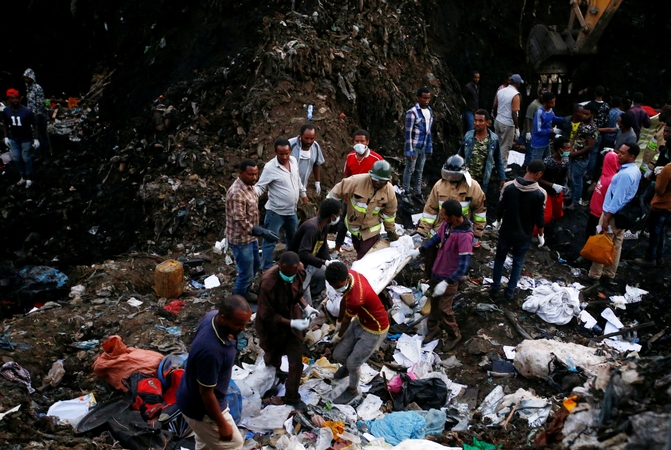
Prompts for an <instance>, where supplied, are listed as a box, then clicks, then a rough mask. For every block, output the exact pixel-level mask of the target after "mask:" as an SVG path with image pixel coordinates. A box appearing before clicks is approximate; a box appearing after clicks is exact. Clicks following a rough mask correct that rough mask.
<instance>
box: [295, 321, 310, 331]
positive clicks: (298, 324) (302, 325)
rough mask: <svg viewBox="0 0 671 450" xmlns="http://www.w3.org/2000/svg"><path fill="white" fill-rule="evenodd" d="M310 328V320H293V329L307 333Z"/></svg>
mask: <svg viewBox="0 0 671 450" xmlns="http://www.w3.org/2000/svg"><path fill="white" fill-rule="evenodd" d="M309 326H310V319H291V328H293V329H295V330H298V331H305V330H307V329H308V327H309Z"/></svg>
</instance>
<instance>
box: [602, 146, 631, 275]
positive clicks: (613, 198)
mask: <svg viewBox="0 0 671 450" xmlns="http://www.w3.org/2000/svg"><path fill="white" fill-rule="evenodd" d="M640 152H641V149H640V148H639V146H638V145H637V144H636V143H634V142H626V143H624V144H622V145H621V146H620V149H619V150H618V151H617V160H618V162H619V163H620V171H619V172H618V173H616V174H615V176H614V177H613V180H612V181H611V182H610V186H608V191H607V192H606V198H605V199H604V201H603V213H601V219H600V220H599V225H600V226H601V234H604V233H606V235H607V236H608V237H610V238H611V239H612V240H613V244H615V258H613V264H611V265H610V266H608V267H604V265H603V264H597V263H592V267H591V268H590V269H589V277H590V278H592V279H594V280H598V279H600V278H601V277H602V276H605V277H607V279H609V280H610V282H611V283H614V282H613V281H612V280H613V278H615V273H616V272H617V266H618V265H619V263H620V253H621V252H622V241H623V239H624V232H625V230H621V229H618V228H617V227H616V226H615V214H616V213H617V212H618V211H620V210H621V209H622V208H624V206H625V205H626V204H627V203H629V202H630V201H631V199H633V198H634V196H635V195H636V191H637V190H638V183H639V182H640V181H641V171H640V170H639V168H638V167H637V166H636V164H635V161H636V157H637V156H638V154H639V153H640Z"/></svg>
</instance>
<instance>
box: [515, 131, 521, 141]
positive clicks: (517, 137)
mask: <svg viewBox="0 0 671 450" xmlns="http://www.w3.org/2000/svg"><path fill="white" fill-rule="evenodd" d="M519 138H520V129H519V128H515V140H517V139H519Z"/></svg>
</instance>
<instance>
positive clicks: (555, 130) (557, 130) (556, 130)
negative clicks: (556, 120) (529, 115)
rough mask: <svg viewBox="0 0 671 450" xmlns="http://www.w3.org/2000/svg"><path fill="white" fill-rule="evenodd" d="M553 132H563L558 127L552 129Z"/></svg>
mask: <svg viewBox="0 0 671 450" xmlns="http://www.w3.org/2000/svg"><path fill="white" fill-rule="evenodd" d="M552 132H553V133H554V134H561V130H560V129H559V127H557V126H555V127H554V128H553V129H552Z"/></svg>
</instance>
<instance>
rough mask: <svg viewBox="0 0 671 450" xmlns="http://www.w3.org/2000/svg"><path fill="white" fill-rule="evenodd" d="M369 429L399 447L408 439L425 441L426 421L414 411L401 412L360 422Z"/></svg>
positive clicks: (374, 434)
mask: <svg viewBox="0 0 671 450" xmlns="http://www.w3.org/2000/svg"><path fill="white" fill-rule="evenodd" d="M361 422H363V423H365V424H366V426H367V427H368V432H369V433H370V434H372V435H373V436H375V437H376V438H380V437H383V438H384V440H385V442H387V443H388V444H391V445H398V444H400V443H401V441H404V440H406V439H424V438H425V437H426V421H425V420H424V418H423V417H422V416H420V415H419V414H417V413H416V412H414V411H399V412H393V413H391V414H387V415H386V416H384V417H383V418H382V419H376V420H366V421H360V422H359V423H361Z"/></svg>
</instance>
